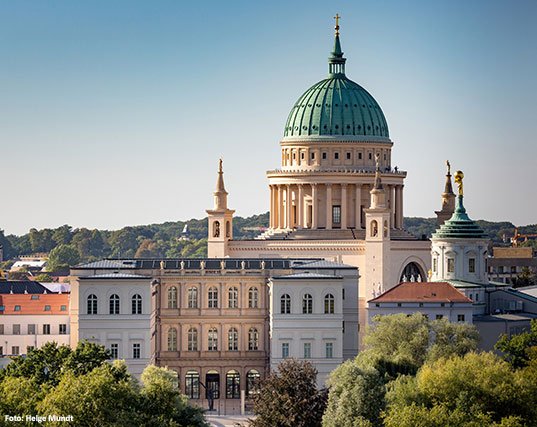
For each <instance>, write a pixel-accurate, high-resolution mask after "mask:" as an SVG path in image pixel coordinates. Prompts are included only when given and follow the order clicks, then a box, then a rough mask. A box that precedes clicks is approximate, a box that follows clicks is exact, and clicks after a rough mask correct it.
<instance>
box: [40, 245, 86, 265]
mask: <svg viewBox="0 0 537 427" xmlns="http://www.w3.org/2000/svg"><path fill="white" fill-rule="evenodd" d="M79 261H80V255H79V253H78V251H77V250H76V248H75V247H74V246H72V245H59V246H56V247H55V248H54V249H53V250H52V251H51V252H50V254H49V259H48V264H47V270H48V271H55V270H58V269H61V268H66V267H70V266H73V265H76V264H77V263H78V262H79Z"/></svg>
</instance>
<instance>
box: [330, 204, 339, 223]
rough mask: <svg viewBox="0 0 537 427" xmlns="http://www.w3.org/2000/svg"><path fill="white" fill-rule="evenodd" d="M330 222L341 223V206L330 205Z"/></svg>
mask: <svg viewBox="0 0 537 427" xmlns="http://www.w3.org/2000/svg"><path fill="white" fill-rule="evenodd" d="M332 222H333V223H334V224H341V206H337V205H335V206H332Z"/></svg>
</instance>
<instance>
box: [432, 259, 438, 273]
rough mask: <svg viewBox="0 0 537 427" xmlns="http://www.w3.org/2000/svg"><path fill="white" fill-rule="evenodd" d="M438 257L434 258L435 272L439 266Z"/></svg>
mask: <svg viewBox="0 0 537 427" xmlns="http://www.w3.org/2000/svg"><path fill="white" fill-rule="evenodd" d="M437 264H438V259H437V258H433V273H436V269H437V267H438V265H437Z"/></svg>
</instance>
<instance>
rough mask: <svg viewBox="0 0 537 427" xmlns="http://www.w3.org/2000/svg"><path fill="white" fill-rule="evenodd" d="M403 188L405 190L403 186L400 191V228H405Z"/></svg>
mask: <svg viewBox="0 0 537 427" xmlns="http://www.w3.org/2000/svg"><path fill="white" fill-rule="evenodd" d="M403 188H405V186H404V185H401V187H400V189H399V193H400V195H399V200H400V202H399V205H400V207H401V209H399V228H403V216H404V214H403V211H404V208H403Z"/></svg>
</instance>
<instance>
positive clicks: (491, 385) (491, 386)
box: [384, 352, 536, 427]
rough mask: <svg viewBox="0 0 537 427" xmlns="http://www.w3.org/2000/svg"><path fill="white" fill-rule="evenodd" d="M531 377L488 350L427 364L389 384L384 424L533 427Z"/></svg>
mask: <svg viewBox="0 0 537 427" xmlns="http://www.w3.org/2000/svg"><path fill="white" fill-rule="evenodd" d="M534 379H535V377H532V376H531V375H530V376H529V378H528V375H522V373H517V372H515V371H513V369H512V367H511V366H510V365H509V364H508V363H507V362H505V361H503V360H501V359H500V358H499V357H498V356H496V355H494V354H492V353H473V352H472V353H468V354H466V355H465V356H463V357H460V356H452V357H451V358H441V359H438V360H436V361H434V362H427V363H426V364H425V365H424V366H423V367H422V368H420V370H419V371H418V373H417V375H416V377H415V378H412V377H400V378H398V379H397V380H395V381H394V382H392V383H391V384H390V387H389V389H390V390H389V392H388V393H387V395H386V399H387V402H388V409H387V411H386V413H385V419H384V421H385V426H386V427H394V426H398V427H411V426H412V427H414V426H443V425H448V426H451V425H453V426H476V427H477V426H482V425H502V426H504V425H527V423H528V422H530V423H531V425H534V422H535V421H536V418H535V415H536V409H535V400H536V399H535V397H532V394H533V393H534V392H535V388H536V386H535V384H533V382H534ZM495 423H496V424H495Z"/></svg>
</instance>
